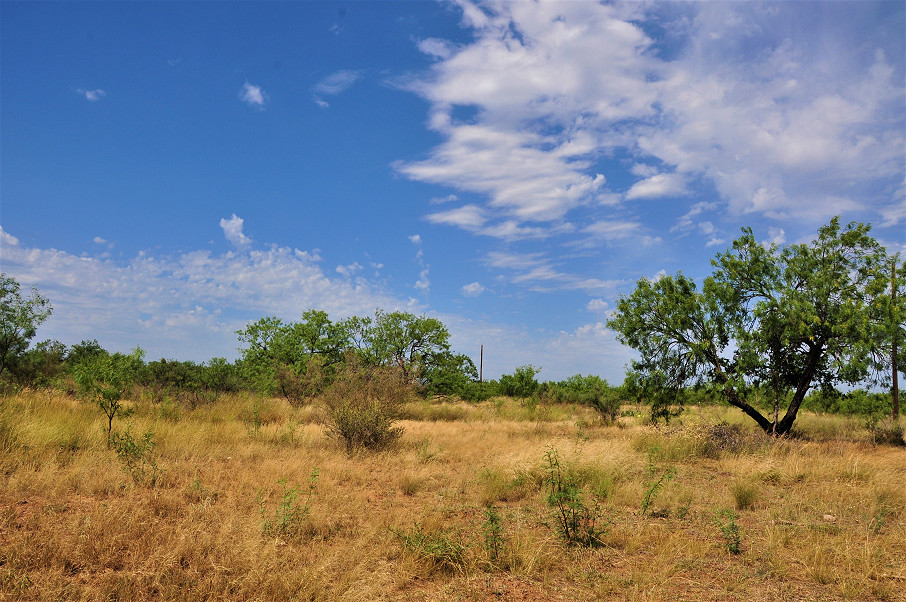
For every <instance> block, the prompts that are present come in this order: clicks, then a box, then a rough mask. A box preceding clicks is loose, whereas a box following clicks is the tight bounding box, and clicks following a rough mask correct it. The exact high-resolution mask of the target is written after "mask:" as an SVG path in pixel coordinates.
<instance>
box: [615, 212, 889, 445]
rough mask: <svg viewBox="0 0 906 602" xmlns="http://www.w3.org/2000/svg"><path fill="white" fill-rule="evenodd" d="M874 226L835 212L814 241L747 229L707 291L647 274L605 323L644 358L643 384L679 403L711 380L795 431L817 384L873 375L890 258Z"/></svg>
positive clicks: (766, 423)
mask: <svg viewBox="0 0 906 602" xmlns="http://www.w3.org/2000/svg"><path fill="white" fill-rule="evenodd" d="M869 229H870V227H869V226H868V225H865V224H859V223H851V224H849V225H848V226H847V227H846V228H841V226H840V223H839V219H837V218H834V219H833V220H832V221H831V222H830V223H829V224H828V225H826V226H824V227H822V228H821V229H820V230H819V231H818V237H817V238H816V239H815V240H814V241H813V242H812V243H809V244H797V245H789V246H787V247H784V248H780V247H778V246H777V245H771V246H770V247H765V246H763V245H762V244H761V243H759V242H757V241H756V239H755V236H754V234H753V233H752V230H751V229H748V228H746V229H743V235H742V236H741V237H740V238H738V239H737V240H736V241H734V242H733V245H732V248H731V249H730V250H728V251H727V252H725V253H720V254H718V255H717V256H716V258H715V259H714V260H713V261H712V264H713V265H714V268H715V270H714V273H713V274H712V276H710V277H708V278H706V279H705V281H704V284H703V286H702V288H701V290H699V289H698V287H697V286H696V284H695V282H693V281H692V280H691V279H689V278H687V277H686V276H684V275H683V274H682V273H677V274H676V275H674V276H665V277H663V278H660V279H658V280H655V281H653V282H652V281H649V280H647V279H643V280H640V281H639V282H638V284H637V286H636V289H635V291H634V292H633V293H632V294H631V295H629V296H628V297H621V299H620V301H619V302H618V304H617V311H616V312H615V313H614V315H613V317H612V318H611V319H610V320H609V321H608V325H609V326H610V327H611V328H613V329H614V330H616V331H617V333H618V338H619V340H620V341H621V342H623V343H624V344H626V345H628V346H630V347H632V348H634V349H636V350H637V351H639V353H640V354H641V359H640V360H638V361H634V362H633V364H632V370H633V372H634V373H635V374H636V380H637V382H638V383H639V387H638V389H639V390H641V391H645V392H647V394H648V395H650V396H652V397H653V398H654V399H666V400H668V401H670V402H671V403H674V402H677V401H682V399H681V393H682V391H683V389H684V388H685V387H686V386H688V385H691V384H695V383H706V384H708V385H710V386H712V387H714V388H716V389H718V390H720V391H721V393H722V395H723V396H724V397H725V399H726V400H727V402H729V403H730V404H731V405H734V406H736V407H738V408H740V409H741V410H742V411H743V412H745V413H746V414H747V415H748V416H749V417H750V418H752V419H753V420H755V421H756V422H757V423H758V424H759V426H760V427H761V428H762V429H764V430H765V431H766V432H770V433H772V434H774V435H783V434H785V433H787V432H789V430H790V428H791V427H792V425H793V422H794V421H795V419H796V415H797V413H798V411H799V407H800V405H801V404H802V401H803V399H804V397H805V395H806V394H807V393H808V391H809V390H810V389H811V388H812V387H814V386H815V385H816V384H819V385H821V386H824V387H830V386H832V385H833V384H834V383H838V382H841V383H846V384H856V383H858V382H860V381H861V380H863V379H865V378H866V377H867V376H868V375H869V368H870V358H871V356H872V350H873V349H874V348H876V347H877V346H878V345H879V344H881V340H880V338H879V337H880V335H879V332H878V330H877V329H876V328H875V327H874V326H873V325H872V324H873V321H872V319H873V316H874V315H875V313H876V311H875V309H874V308H875V307H876V305H877V303H876V300H877V298H878V296H879V295H881V294H882V293H883V290H884V287H885V286H886V282H887V278H886V273H885V272H884V271H883V269H884V268H885V266H887V265H888V258H887V255H886V253H885V252H884V250H883V249H882V248H881V247H880V245H879V244H878V243H877V241H876V240H874V239H873V238H871V237H870V236H869V235H868V232H869ZM760 385H763V386H765V387H767V388H768V390H769V391H770V393H771V395H770V396H771V398H772V403H771V405H772V406H773V416H772V417H771V418H770V419H769V418H768V417H765V416H764V415H763V414H762V413H761V412H760V411H759V410H758V409H757V408H756V407H755V406H754V405H752V404H751V403H750V399H749V394H750V392H751V391H752V390H754V389H757V388H758V386H760ZM788 393H789V394H792V397H789V398H787V394H788ZM787 399H789V401H788V402H787V401H786V400H787ZM781 404H783V405H785V406H786V412H785V414H784V416H783V417H782V418H781V417H780V410H781Z"/></svg>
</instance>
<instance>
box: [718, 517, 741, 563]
mask: <svg viewBox="0 0 906 602" xmlns="http://www.w3.org/2000/svg"><path fill="white" fill-rule="evenodd" d="M737 518H739V517H738V516H737V514H736V513H735V512H733V511H732V510H730V509H729V508H724V509H721V510H719V511H718V512H717V513H716V515H715V517H714V524H715V525H717V528H718V529H720V534H721V536H722V537H723V540H724V546H725V547H726V548H727V551H729V552H730V553H731V554H739V553H741V552H742V548H741V547H740V544H741V543H742V536H741V535H740V534H739V525H738V524H737V523H736V519H737Z"/></svg>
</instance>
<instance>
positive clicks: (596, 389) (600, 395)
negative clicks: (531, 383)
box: [542, 374, 620, 424]
mask: <svg viewBox="0 0 906 602" xmlns="http://www.w3.org/2000/svg"><path fill="white" fill-rule="evenodd" d="M542 396H543V397H544V398H547V399H550V400H551V401H555V402H559V403H575V404H580V405H587V406H589V407H591V408H593V409H594V410H595V411H596V412H598V414H599V415H600V416H601V418H602V419H603V420H604V422H606V423H608V424H610V423H612V422H613V421H615V420H616V419H617V416H618V415H619V413H620V393H619V389H616V388H614V387H611V386H610V385H608V384H607V381H606V380H604V379H603V378H601V377H600V376H592V375H588V376H582V375H581V374H576V375H575V376H570V377H569V378H568V379H566V380H564V381H561V382H558V383H545V384H544V386H543V387H542Z"/></svg>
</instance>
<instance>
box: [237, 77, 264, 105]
mask: <svg viewBox="0 0 906 602" xmlns="http://www.w3.org/2000/svg"><path fill="white" fill-rule="evenodd" d="M239 100H241V101H242V102H244V103H245V104H247V105H248V106H250V107H252V108H253V109H258V110H264V108H265V105H266V104H267V101H268V96H267V93H266V92H265V91H264V89H263V88H261V86H255V85H252V84H250V83H248V82H245V83H244V84H243V85H242V89H241V90H239Z"/></svg>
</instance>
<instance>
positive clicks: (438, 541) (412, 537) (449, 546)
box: [391, 523, 466, 572]
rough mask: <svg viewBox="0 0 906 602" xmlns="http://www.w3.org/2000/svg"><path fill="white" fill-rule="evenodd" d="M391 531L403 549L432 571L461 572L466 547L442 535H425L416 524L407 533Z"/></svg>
mask: <svg viewBox="0 0 906 602" xmlns="http://www.w3.org/2000/svg"><path fill="white" fill-rule="evenodd" d="M391 531H392V532H393V533H394V534H395V535H396V536H397V537H399V538H400V540H401V541H402V543H403V547H404V548H405V549H407V550H409V551H410V552H413V553H414V554H415V555H416V556H418V557H419V558H420V559H422V560H425V561H427V562H429V563H430V564H431V568H432V569H435V568H438V569H441V570H452V571H457V572H462V571H463V568H464V561H465V554H466V547H465V546H463V545H462V544H460V543H459V542H457V541H454V540H453V539H451V538H450V537H448V536H447V535H445V534H444V533H442V532H441V533H425V532H424V531H423V530H422V528H421V526H419V524H418V523H416V524H415V526H414V528H413V529H412V530H410V531H408V532H404V531H396V530H393V529H391Z"/></svg>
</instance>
